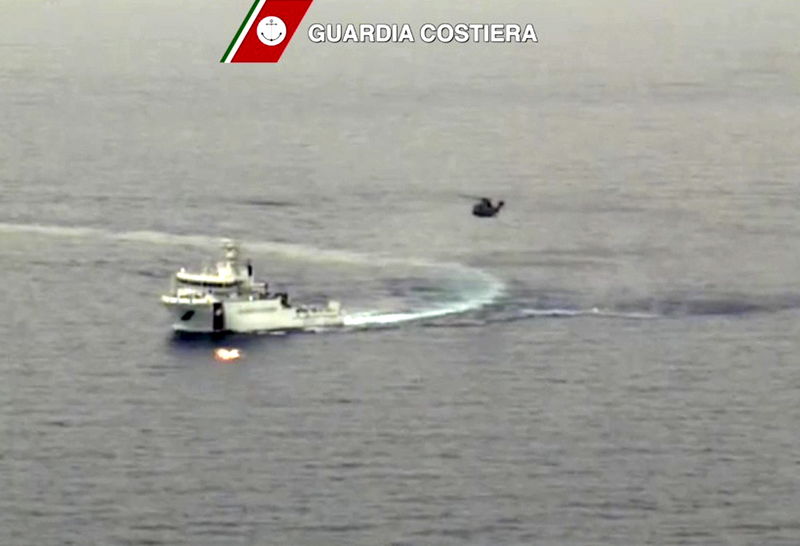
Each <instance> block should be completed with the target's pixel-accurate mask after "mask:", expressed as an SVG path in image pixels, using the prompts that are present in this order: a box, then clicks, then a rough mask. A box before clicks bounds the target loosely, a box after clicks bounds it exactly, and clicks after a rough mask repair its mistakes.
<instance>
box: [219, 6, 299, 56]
mask: <svg viewBox="0 0 800 546" xmlns="http://www.w3.org/2000/svg"><path fill="white" fill-rule="evenodd" d="M311 2H313V0H267V1H266V2H265V3H264V5H263V6H262V7H261V11H260V12H259V13H258V14H257V15H256V17H255V19H254V20H253V25H252V26H251V27H250V30H249V31H248V32H247V35H246V36H245V37H244V39H243V40H242V44H241V45H240V46H239V49H238V50H237V51H236V53H235V54H234V55H233V58H232V59H231V62H232V63H277V62H278V61H279V60H280V58H281V55H283V51H284V50H285V49H286V46H288V45H289V42H290V41H291V40H292V37H293V36H294V33H295V31H296V30H297V29H298V27H299V26H300V23H301V22H302V20H303V17H304V16H305V14H306V12H307V11H308V8H309V7H311ZM267 17H278V18H280V19H281V20H282V21H283V23H284V24H285V25H286V36H285V38H284V39H283V41H282V42H280V43H279V44H277V45H274V46H271V45H267V44H265V43H264V42H262V41H261V40H260V39H259V37H258V31H259V28H258V24H259V23H260V22H261V20H262V19H265V18H267ZM272 36H274V35H270V36H269V37H270V38H271V37H272Z"/></svg>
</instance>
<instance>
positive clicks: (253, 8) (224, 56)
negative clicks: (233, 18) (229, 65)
mask: <svg viewBox="0 0 800 546" xmlns="http://www.w3.org/2000/svg"><path fill="white" fill-rule="evenodd" d="M258 2H259V0H255V1H254V2H253V5H252V6H250V11H248V12H247V15H245V18H244V21H242V26H240V27H239V30H238V31H237V32H236V36H234V37H233V40H232V41H231V44H230V45H229V46H228V49H227V50H226V51H225V54H224V55H223V56H222V58H221V59H220V60H219V62H221V63H224V62H225V59H226V58H227V57H228V55H229V54H230V52H231V49H233V44H235V43H236V40H238V39H239V35H240V34H241V33H242V31H243V30H244V27H245V26H247V21H249V20H250V16H251V15H253V12H254V11H255V10H256V6H257V5H258Z"/></svg>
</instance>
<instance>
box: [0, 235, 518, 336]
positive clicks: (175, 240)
mask: <svg viewBox="0 0 800 546" xmlns="http://www.w3.org/2000/svg"><path fill="white" fill-rule="evenodd" d="M0 231H5V232H10V233H36V234H41V235H46V236H51V237H95V238H100V239H107V240H112V241H126V242H141V243H150V244H159V245H184V246H196V247H213V246H217V245H219V243H220V242H221V241H222V240H223V238H221V237H208V236H203V235H177V234H172V233H165V232H159V231H110V230H104V229H99V228H90V227H66V226H53V225H41V224H10V223H0ZM243 245H244V246H245V247H246V248H249V249H252V250H254V251H261V252H266V253H273V254H280V255H283V256H286V257H289V258H294V259H302V260H304V261H316V262H325V263H349V264H363V265H370V266H383V267H385V266H392V265H397V266H406V267H408V266H412V267H423V268H430V269H438V270H448V271H451V272H452V274H455V275H458V276H462V277H471V278H475V279H477V280H478V282H479V283H480V285H481V290H480V291H479V292H478V293H477V294H474V295H472V296H471V297H469V298H468V299H465V300H460V301H455V302H450V303H448V304H441V305H437V306H436V307H433V308H426V309H420V310H418V311H408V312H403V313H397V312H380V311H370V312H364V313H356V314H352V315H348V316H346V317H345V319H344V322H345V325H346V326H351V327H367V326H372V325H390V324H397V323H400V322H408V321H412V320H420V319H429V318H436V317H442V316H445V315H452V314H457V313H464V312H466V311H471V310H475V309H478V308H480V307H483V306H485V305H488V304H489V303H491V302H492V301H494V300H495V299H497V297H499V296H500V294H501V293H502V292H503V288H504V287H503V284H502V282H501V281H500V280H498V279H497V278H495V277H493V276H492V275H489V274H488V273H486V272H485V271H481V270H479V269H474V268H471V267H468V266H465V265H463V264H459V263H454V262H434V261H431V260H424V259H415V258H409V259H406V258H397V257H392V256H381V255H374V254H361V253H358V252H351V251H346V250H330V249H320V248H314V247H311V246H307V245H298V244H291V243H278V242H266V241H260V242H255V241H254V242H247V241H245V242H243Z"/></svg>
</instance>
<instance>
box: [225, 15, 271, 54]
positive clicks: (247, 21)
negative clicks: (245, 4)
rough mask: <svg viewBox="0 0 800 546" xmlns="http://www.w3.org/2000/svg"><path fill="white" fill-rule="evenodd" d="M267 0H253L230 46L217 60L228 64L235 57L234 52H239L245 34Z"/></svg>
mask: <svg viewBox="0 0 800 546" xmlns="http://www.w3.org/2000/svg"><path fill="white" fill-rule="evenodd" d="M266 2H267V0H255V1H254V2H253V5H252V6H251V7H250V11H248V12H247V15H245V18H244V21H242V26H240V27H239V31H238V32H237V33H236V36H234V37H233V40H232V41H231V44H230V45H229V46H228V49H227V51H225V54H224V55H223V56H222V58H221V59H220V60H219V62H221V63H229V62H231V59H233V56H234V55H236V52H237V51H239V46H241V45H242V41H243V40H244V37H245V36H247V33H248V32H250V28H251V27H252V26H253V23H254V22H255V20H256V16H258V14H259V13H261V8H263V7H264V4H265V3H266Z"/></svg>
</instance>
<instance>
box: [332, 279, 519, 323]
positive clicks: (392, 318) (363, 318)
mask: <svg viewBox="0 0 800 546" xmlns="http://www.w3.org/2000/svg"><path fill="white" fill-rule="evenodd" d="M447 265H449V266H452V265H453V264H447ZM459 268H460V269H462V270H464V271H465V272H468V273H471V274H474V275H478V276H480V277H482V282H483V289H482V290H481V291H480V292H479V293H478V294H475V295H473V296H472V297H470V298H469V299H466V300H462V301H456V302H451V303H449V304H447V305H441V306H437V307H435V308H431V309H422V310H419V311H409V312H405V313H374V312H369V313H358V314H354V315H348V316H346V317H345V319H344V323H345V326H378V325H381V326H383V325H390V324H398V323H401V322H409V321H412V320H423V319H431V318H438V317H443V316H446V315H455V314H459V313H465V312H467V311H474V310H475V309H480V308H481V307H483V306H485V305H488V304H490V303H492V302H493V301H494V300H496V299H497V298H498V297H499V296H500V295H501V294H502V292H503V284H502V283H501V282H500V281H499V280H498V279H496V278H494V277H492V276H490V275H488V274H487V273H485V272H483V271H480V270H477V269H469V268H466V267H465V266H459Z"/></svg>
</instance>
